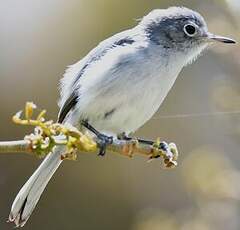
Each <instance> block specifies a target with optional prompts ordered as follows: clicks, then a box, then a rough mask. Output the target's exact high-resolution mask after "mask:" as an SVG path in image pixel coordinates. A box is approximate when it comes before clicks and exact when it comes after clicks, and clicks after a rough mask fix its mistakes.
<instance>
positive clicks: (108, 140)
mask: <svg viewBox="0 0 240 230" xmlns="http://www.w3.org/2000/svg"><path fill="white" fill-rule="evenodd" d="M82 125H83V126H84V127H85V128H86V129H88V130H89V131H91V132H92V133H94V134H95V135H96V137H97V144H98V147H99V149H100V151H99V154H98V155H99V156H104V155H105V154H106V148H107V146H108V145H110V144H112V142H113V137H112V136H107V135H105V134H103V133H101V132H99V131H98V130H96V129H95V128H94V127H93V126H91V125H90V124H89V123H88V121H86V120H83V121H82Z"/></svg>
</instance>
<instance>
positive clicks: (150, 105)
mask: <svg viewBox="0 0 240 230" xmlns="http://www.w3.org/2000/svg"><path fill="white" fill-rule="evenodd" d="M138 57H139V56H138ZM138 57H136V58H138ZM129 60H130V61H129ZM132 60H134V61H132ZM135 60H136V59H134V58H133V57H131V58H130V59H127V58H126V59H124V62H121V63H119V62H118V64H117V65H116V67H114V68H112V69H110V70H109V71H107V72H105V73H104V75H102V78H101V81H99V83H95V84H94V87H92V88H91V89H90V90H88V91H87V92H86V93H85V95H83V97H85V98H86V99H85V100H83V101H85V106H84V105H81V106H80V110H81V111H79V112H80V114H81V118H84V119H88V120H89V123H91V124H92V125H93V126H94V127H95V128H96V129H98V130H99V131H102V132H105V133H111V134H113V133H115V134H116V133H121V132H126V133H130V132H134V131H136V130H137V129H138V128H140V127H141V126H142V125H143V124H144V123H146V122H147V121H148V120H149V119H150V118H151V117H152V116H153V115H154V113H155V112H156V111H157V110H158V108H159V106H160V105H161V103H162V102H163V100H164V98H165V97H166V95H167V93H168V92H169V90H170V88H171V87H172V85H173V83H174V81H175V79H176V77H177V72H176V71H174V72H173V71H172V70H171V68H167V67H166V65H165V63H161V60H158V59H157V58H149V59H148V58H144V59H142V60H137V61H135ZM175 69H176V68H175ZM96 92H97V94H96ZM81 118H80V119H81Z"/></svg>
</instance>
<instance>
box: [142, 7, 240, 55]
mask: <svg viewBox="0 0 240 230" xmlns="http://www.w3.org/2000/svg"><path fill="white" fill-rule="evenodd" d="M139 26H140V27H141V28H142V29H143V30H144V32H145V34H146V35H147V37H148V38H149V39H150V41H151V42H152V43H154V44H156V45H159V46H161V47H163V48H165V49H166V50H167V51H168V52H166V53H169V54H176V53H179V52H180V53H184V54H186V55H189V56H191V54H193V57H192V58H194V56H197V55H198V54H199V53H200V52H201V51H202V50H203V49H204V48H206V47H207V46H208V45H209V44H211V43H213V42H223V43H229V44H230V43H236V42H235V41H234V40H233V39H230V38H226V37H222V36H217V35H214V34H212V33H210V32H209V31H208V28H207V24H206V22H205V20H204V18H203V17H202V16H201V15H200V14H199V13H197V12H195V11H193V10H190V9H188V8H185V7H170V8H168V9H156V10H153V11H151V12H150V13H149V14H148V15H146V16H145V17H143V19H142V20H141V22H140V23H139Z"/></svg>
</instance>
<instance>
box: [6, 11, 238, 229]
mask: <svg viewBox="0 0 240 230" xmlns="http://www.w3.org/2000/svg"><path fill="white" fill-rule="evenodd" d="M214 41H218V42H224V43H235V41H234V40H232V39H230V38H226V37H221V36H216V35H213V34H211V33H209V32H208V29H207V25H206V23H205V21H204V19H203V17H202V16H201V15H200V14H198V13H197V12H195V11H192V10H190V9H187V8H183V7H171V8H168V9H157V10H153V11H152V12H150V13H149V14H148V15H147V16H145V17H143V18H142V20H141V21H140V22H139V24H138V25H137V26H135V27H134V28H132V29H129V30H126V31H123V32H121V33H119V34H116V35H114V36H112V37H110V38H108V39H106V40H105V41H103V42H101V43H100V44H99V45H98V46H97V47H96V48H94V49H93V50H92V51H91V52H90V53H89V54H88V55H87V56H86V57H84V58H83V59H82V60H80V61H79V62H78V63H76V64H74V65H72V66H70V67H69V68H68V69H67V70H66V73H65V74H64V78H63V79H62V81H61V99H60V102H59V105H60V113H59V122H63V123H70V124H72V125H74V126H78V127H79V128H81V127H82V126H85V127H87V128H89V127H90V128H93V127H94V128H95V129H96V130H98V131H100V132H101V134H102V137H108V136H114V137H116V136H117V135H118V134H121V133H125V134H126V135H128V134H129V133H132V132H134V131H136V130H137V129H138V128H139V127H141V126H142V125H143V124H144V123H146V122H147V121H148V120H149V119H150V118H151V117H152V116H153V114H154V113H155V112H156V111H157V110H158V108H159V107H160V105H161V103H162V102H163V100H164V98H165V97H166V95H167V93H168V92H169V90H170V89H171V87H172V85H173V84H174V81H175V80H176V78H177V76H178V74H179V72H180V71H181V69H182V68H183V67H184V66H186V65H187V64H188V63H190V62H192V61H193V60H194V59H196V57H197V56H198V55H199V54H200V53H201V52H202V51H203V50H204V49H205V48H206V47H208V46H209V44H211V43H212V42H214ZM103 134H105V135H106V136H104V135H103ZM103 139H104V138H103ZM62 152H63V149H62V148H59V147H58V148H56V149H55V151H54V152H53V153H52V154H49V155H48V156H47V157H46V158H45V160H44V161H43V162H42V164H41V165H40V166H39V168H38V169H37V170H36V171H35V172H34V174H33V175H32V176H31V177H30V179H29V180H28V181H27V183H26V184H25V185H24V186H23V187H22V189H21V190H20V192H19V193H18V195H17V197H16V198H15V200H14V202H13V205H12V208H11V213H10V216H9V220H10V221H13V222H15V224H16V226H23V225H24V224H25V223H26V221H27V220H28V218H29V217H30V215H31V213H32V211H33V209H34V208H35V206H36V204H37V202H38V200H39V198H40V196H41V194H42V192H43V190H44V189H45V187H46V185H47V183H48V182H49V180H50V178H51V177H52V175H53V174H54V172H55V171H56V169H57V168H58V167H59V165H60V163H61V162H62V160H61V158H60V155H61V153H62Z"/></svg>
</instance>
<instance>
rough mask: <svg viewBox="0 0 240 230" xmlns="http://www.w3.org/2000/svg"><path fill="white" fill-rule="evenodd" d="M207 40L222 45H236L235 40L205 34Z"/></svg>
mask: <svg viewBox="0 0 240 230" xmlns="http://www.w3.org/2000/svg"><path fill="white" fill-rule="evenodd" d="M207 38H208V39H209V41H217V42H223V43H227V44H236V43H237V42H236V41H235V40H233V39H231V38H227V37H223V36H219V35H214V34H211V33H208V34H207Z"/></svg>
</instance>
